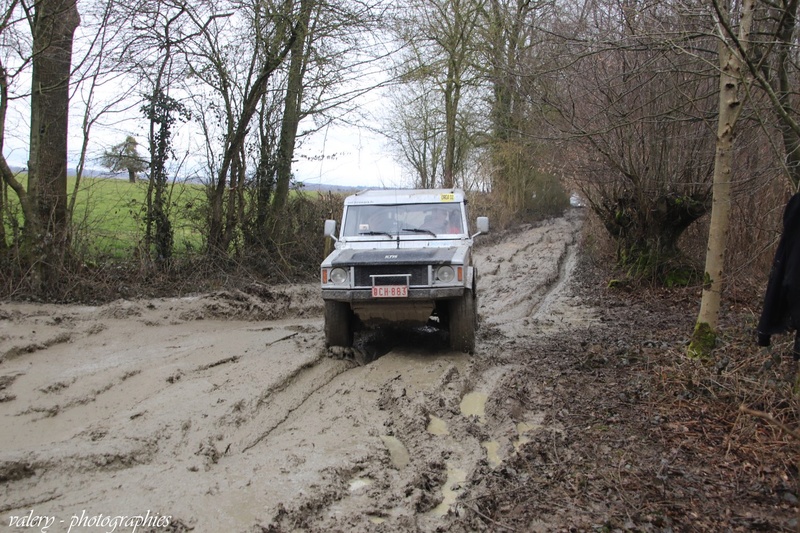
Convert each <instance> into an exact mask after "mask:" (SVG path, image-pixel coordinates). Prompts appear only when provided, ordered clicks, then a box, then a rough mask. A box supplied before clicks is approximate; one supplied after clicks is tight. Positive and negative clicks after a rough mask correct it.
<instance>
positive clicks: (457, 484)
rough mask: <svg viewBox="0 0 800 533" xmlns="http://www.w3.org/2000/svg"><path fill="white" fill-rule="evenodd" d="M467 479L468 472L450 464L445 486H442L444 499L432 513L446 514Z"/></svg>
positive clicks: (435, 514) (436, 514)
mask: <svg viewBox="0 0 800 533" xmlns="http://www.w3.org/2000/svg"><path fill="white" fill-rule="evenodd" d="M466 480H467V473H466V472H464V471H463V470H461V469H460V468H454V467H452V466H450V465H449V464H448V465H447V481H445V482H444V486H443V487H442V496H444V499H443V500H442V503H440V504H439V505H437V506H436V507H434V508H433V510H432V511H431V514H433V515H434V516H439V517H441V516H444V515H446V514H447V511H449V510H450V506H451V505H453V504H454V503H455V501H456V498H457V497H458V494H459V493H460V492H461V484H462V483H464V482H465V481H466Z"/></svg>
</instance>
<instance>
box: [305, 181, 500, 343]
mask: <svg viewBox="0 0 800 533" xmlns="http://www.w3.org/2000/svg"><path fill="white" fill-rule="evenodd" d="M466 204H467V202H466V199H465V198H464V192H463V191H461V190H458V189H419V190H402V189H401V190H370V191H366V192H362V193H359V194H355V195H353V196H349V197H347V198H346V199H345V202H344V212H343V214H342V227H341V229H340V232H339V236H338V238H337V237H336V236H335V235H334V234H335V233H336V221H335V220H327V221H325V235H326V236H329V237H332V238H334V240H335V241H336V244H335V250H334V251H333V253H331V254H330V255H329V256H328V257H326V258H325V260H324V261H323V262H322V265H321V273H320V274H321V283H322V298H323V299H324V300H325V340H326V343H327V345H328V346H343V347H350V346H352V344H353V330H354V329H355V327H356V325H359V324H363V325H366V326H372V325H378V324H381V323H394V324H399V325H409V326H414V325H425V324H436V323H438V324H439V326H440V327H443V328H444V327H446V328H447V329H448V330H449V333H450V346H451V347H452V348H453V349H454V350H460V351H464V352H470V353H471V352H473V351H474V349H475V329H476V327H477V302H476V292H475V291H476V288H477V278H478V275H477V271H476V269H475V267H473V266H472V239H473V238H474V237H475V236H477V235H479V234H482V233H488V231H489V220H488V219H487V218H486V217H478V219H477V227H478V232H477V233H475V234H474V235H471V234H470V233H469V226H468V218H467V205H466Z"/></svg>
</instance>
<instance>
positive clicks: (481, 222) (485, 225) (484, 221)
mask: <svg viewBox="0 0 800 533" xmlns="http://www.w3.org/2000/svg"><path fill="white" fill-rule="evenodd" d="M477 226H478V233H476V234H475V235H473V236H472V238H475V237H477V236H478V235H483V234H485V233H489V217H478V220H477Z"/></svg>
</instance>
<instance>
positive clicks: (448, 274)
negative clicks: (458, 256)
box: [436, 266, 456, 283]
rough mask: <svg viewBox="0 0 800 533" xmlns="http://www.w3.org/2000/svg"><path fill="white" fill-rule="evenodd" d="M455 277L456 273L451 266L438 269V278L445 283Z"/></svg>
mask: <svg viewBox="0 0 800 533" xmlns="http://www.w3.org/2000/svg"><path fill="white" fill-rule="evenodd" d="M455 277H456V273H455V271H454V270H453V267H451V266H441V267H439V269H438V270H437V271H436V279H438V280H439V281H441V282H444V283H450V282H451V281H453V278H455Z"/></svg>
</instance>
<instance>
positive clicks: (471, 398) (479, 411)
mask: <svg viewBox="0 0 800 533" xmlns="http://www.w3.org/2000/svg"><path fill="white" fill-rule="evenodd" d="M487 398H488V397H487V396H486V394H484V393H482V392H470V393H469V394H465V395H464V397H463V398H461V405H460V407H461V414H462V415H464V416H473V415H474V416H477V417H478V420H480V421H481V423H483V422H485V421H486V416H485V415H486V400H487Z"/></svg>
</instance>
